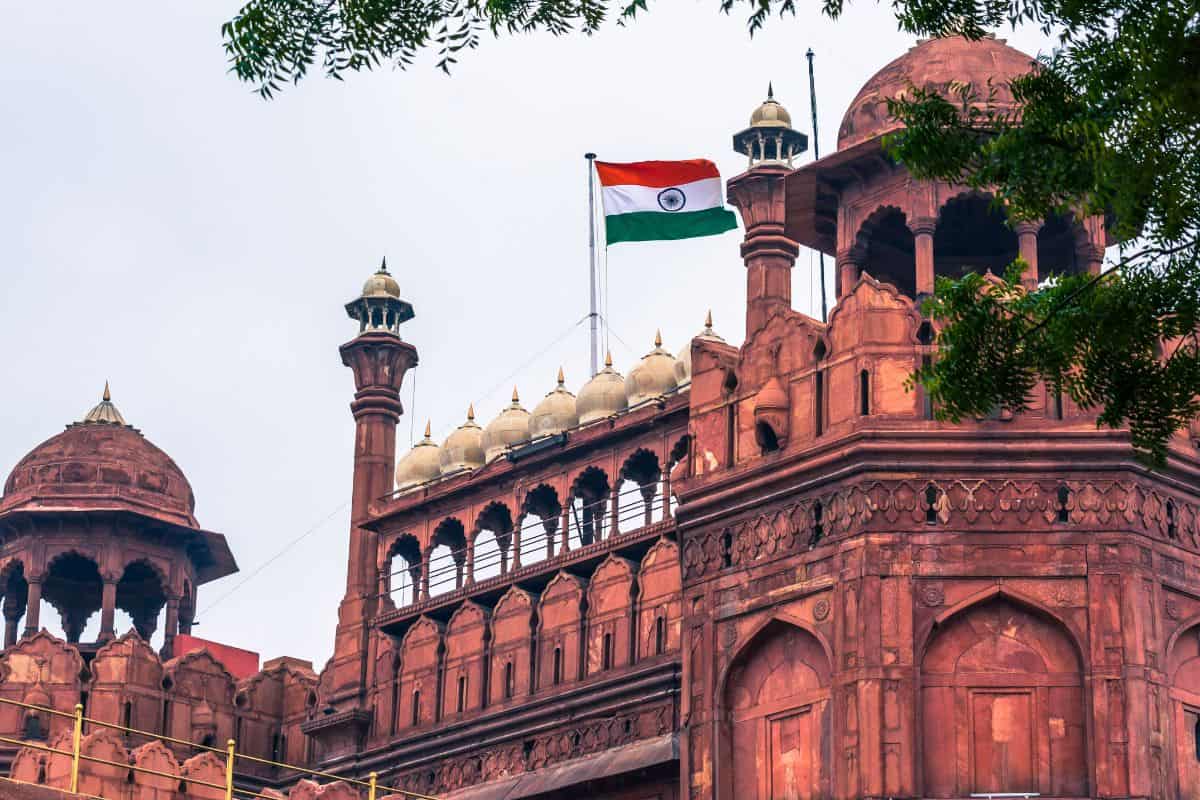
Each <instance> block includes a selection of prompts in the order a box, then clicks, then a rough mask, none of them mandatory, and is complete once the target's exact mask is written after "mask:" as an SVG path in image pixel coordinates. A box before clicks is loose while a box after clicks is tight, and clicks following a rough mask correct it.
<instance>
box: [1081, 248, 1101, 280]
mask: <svg viewBox="0 0 1200 800" xmlns="http://www.w3.org/2000/svg"><path fill="white" fill-rule="evenodd" d="M1083 258H1084V261H1085V262H1086V263H1087V271H1088V272H1089V273H1091V274H1092V275H1099V274H1100V272H1101V271H1102V270H1103V269H1104V248H1103V247H1101V246H1099V245H1096V244H1089V245H1088V246H1087V249H1086V250H1084V252H1083Z"/></svg>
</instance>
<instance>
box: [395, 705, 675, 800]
mask: <svg viewBox="0 0 1200 800" xmlns="http://www.w3.org/2000/svg"><path fill="white" fill-rule="evenodd" d="M672 729H673V721H672V718H671V709H670V707H669V706H666V705H661V706H656V707H653V708H649V709H646V710H644V711H640V712H636V713H628V714H617V715H615V716H613V717H608V718H605V719H597V720H589V721H583V722H579V723H576V724H575V725H572V726H570V727H567V728H560V729H558V730H555V731H552V732H551V733H548V734H545V735H542V736H536V737H533V738H530V739H525V740H523V741H518V742H512V743H507V744H504V745H501V746H499V747H495V748H492V749H489V750H485V751H483V752H475V753H471V754H469V755H466V756H463V757H459V758H453V759H447V760H444V761H439V762H438V763H437V765H436V766H435V767H434V768H433V769H430V768H429V767H425V768H422V769H417V770H414V771H412V772H408V773H406V774H404V775H402V776H400V777H399V778H397V779H396V780H394V781H390V782H391V783H393V785H395V786H396V787H398V788H401V789H404V790H405V791H409V792H415V793H420V794H431V795H438V794H444V793H449V792H453V791H457V790H459V789H463V788H465V787H468V786H475V785H477V784H480V783H485V782H487V781H492V780H497V779H500V778H508V777H512V776H514V775H520V774H521V773H524V772H530V771H533V770H537V769H542V768H544V767H548V766H551V765H553V764H557V763H559V762H561V761H568V760H570V759H574V758H579V757H580V756H586V755H589V754H591V753H598V752H601V751H604V750H609V749H611V748H614V747H620V746H621V745H625V744H629V743H630V742H634V741H637V740H639V739H646V738H651V737H654V736H661V735H663V734H666V733H670V732H671V730H672Z"/></svg>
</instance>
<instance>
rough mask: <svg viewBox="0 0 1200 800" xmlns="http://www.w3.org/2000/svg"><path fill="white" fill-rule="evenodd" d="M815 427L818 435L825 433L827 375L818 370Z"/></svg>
mask: <svg viewBox="0 0 1200 800" xmlns="http://www.w3.org/2000/svg"><path fill="white" fill-rule="evenodd" d="M813 407H814V408H813V414H814V423H813V427H814V430H815V431H816V435H817V436H820V435H821V434H823V433H824V432H825V373H824V372H821V371H820V370H818V371H817V372H816V373H814V375H813Z"/></svg>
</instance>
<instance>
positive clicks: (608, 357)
mask: <svg viewBox="0 0 1200 800" xmlns="http://www.w3.org/2000/svg"><path fill="white" fill-rule="evenodd" d="M604 366H606V367H611V366H612V350H605V351H604Z"/></svg>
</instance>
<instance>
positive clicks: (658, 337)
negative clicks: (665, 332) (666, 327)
mask: <svg viewBox="0 0 1200 800" xmlns="http://www.w3.org/2000/svg"><path fill="white" fill-rule="evenodd" d="M654 346H655V347H662V330H661V329H659V330H656V331H654Z"/></svg>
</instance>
